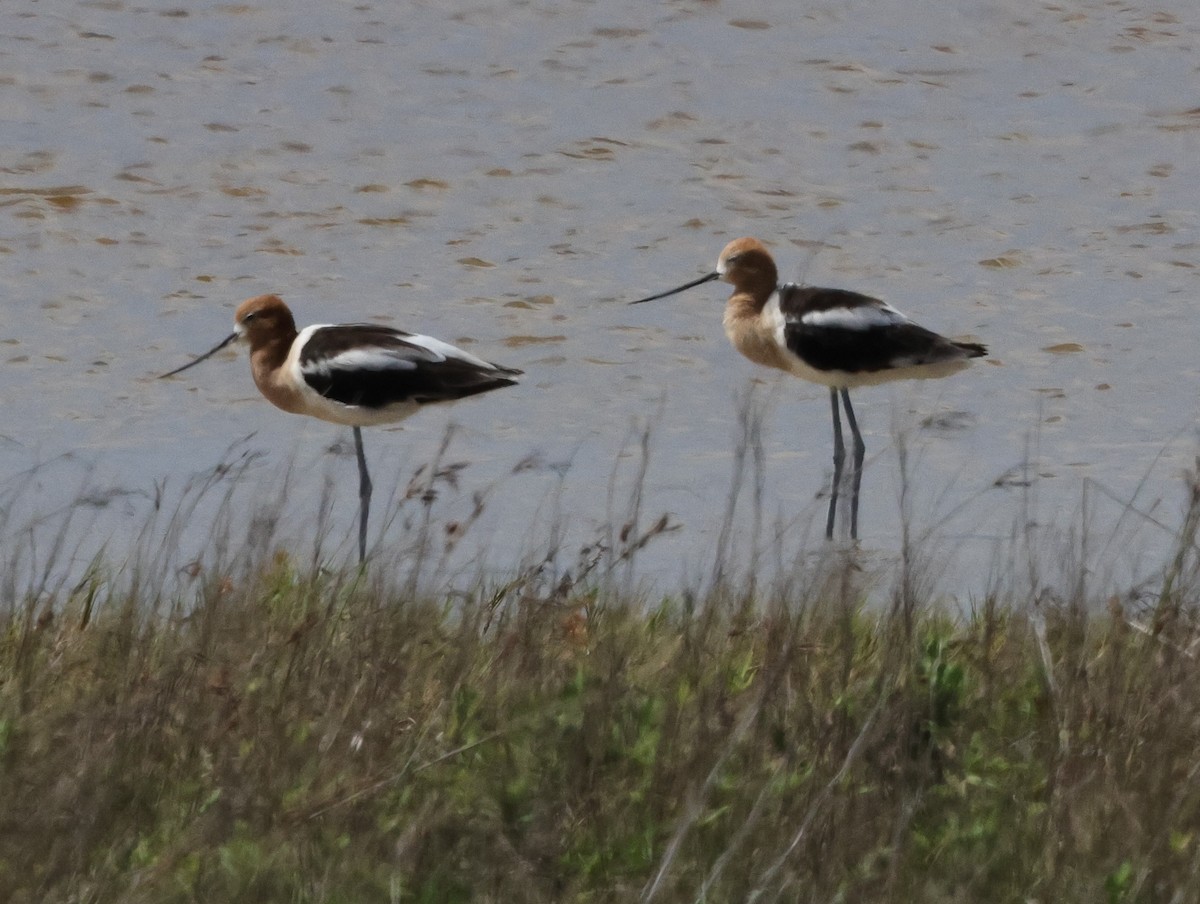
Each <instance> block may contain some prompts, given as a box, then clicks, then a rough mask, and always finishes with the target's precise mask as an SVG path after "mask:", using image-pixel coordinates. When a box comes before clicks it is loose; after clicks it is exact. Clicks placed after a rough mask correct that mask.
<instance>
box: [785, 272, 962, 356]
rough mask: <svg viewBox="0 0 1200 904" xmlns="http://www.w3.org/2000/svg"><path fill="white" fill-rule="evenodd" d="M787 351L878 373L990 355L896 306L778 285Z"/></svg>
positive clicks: (866, 297) (837, 292)
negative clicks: (916, 320) (918, 321)
mask: <svg viewBox="0 0 1200 904" xmlns="http://www.w3.org/2000/svg"><path fill="white" fill-rule="evenodd" d="M779 309H780V313H781V314H782V315H783V319H784V339H785V341H786V343H787V347H788V350H789V351H791V352H792V354H794V355H796V356H797V357H799V358H800V359H801V360H802V361H804V362H805V363H806V364H807V365H808V366H810V367H812V368H814V369H815V370H819V371H842V372H845V373H852V374H853V373H874V372H879V371H889V370H906V369H908V368H914V367H916V368H919V367H923V366H926V365H934V364H944V363H947V362H951V361H961V360H962V359H964V358H973V357H978V356H980V355H983V354H985V350H984V348H983V346H981V345H975V344H973V343H960V342H954V341H952V340H950V339H947V338H946V337H944V336H940V335H938V334H937V333H935V332H933V331H932V330H927V329H925V328H924V327H923V326H919V325H918V324H916V323H913V321H911V320H909V319H908V318H907V317H905V316H904V315H903V314H901V313H900V312H899V311H897V310H896V309H895V308H893V307H892V306H891V305H889V304H887V303H886V302H883V301H880V300H879V299H877V298H872V297H870V296H869V295H861V294H859V293H858V292H851V291H848V290H846V289H821V288H815V287H803V286H796V285H783V286H780V287H779Z"/></svg>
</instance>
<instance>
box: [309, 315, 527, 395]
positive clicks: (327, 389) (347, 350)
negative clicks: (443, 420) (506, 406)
mask: <svg viewBox="0 0 1200 904" xmlns="http://www.w3.org/2000/svg"><path fill="white" fill-rule="evenodd" d="M423 338H424V337H421V336H415V335H413V334H412V333H404V332H401V331H399V330H393V329H389V328H387V327H381V326H377V325H375V324H343V325H339V326H330V327H322V328H321V329H318V330H316V331H315V332H314V333H313V334H312V335H311V336H310V337H309V339H308V341H307V342H306V343H305V344H304V348H303V349H302V351H301V353H300V371H301V373H302V374H303V375H304V381H305V382H306V383H307V384H308V385H309V386H311V387H312V388H313V389H315V390H316V391H317V392H318V393H320V394H321V395H322V396H324V397H325V398H327V399H330V400H332V401H335V402H340V403H341V404H343V405H353V406H359V407H363V408H386V407H387V406H389V405H395V404H400V403H404V402H416V403H418V404H428V403H432V402H449V401H453V400H455V399H461V398H465V397H467V396H472V395H477V394H479V393H481V392H489V391H491V390H493V389H499V388H501V387H502V386H511V385H513V384H514V383H516V380H514V379H512V378H513V377H515V376H517V375H519V374H520V371H517V370H512V369H509V368H501V367H481V366H480V365H479V364H478V363H476V362H474V361H471V360H469V359H467V358H460V357H456V356H455V355H453V354H450V353H447V354H445V355H443V354H442V352H441V350H431V349H430V348H427V347H426V346H424V345H422V344H421V340H422V339H423ZM443 348H445V349H450V350H453V351H457V350H456V349H453V347H452V346H443Z"/></svg>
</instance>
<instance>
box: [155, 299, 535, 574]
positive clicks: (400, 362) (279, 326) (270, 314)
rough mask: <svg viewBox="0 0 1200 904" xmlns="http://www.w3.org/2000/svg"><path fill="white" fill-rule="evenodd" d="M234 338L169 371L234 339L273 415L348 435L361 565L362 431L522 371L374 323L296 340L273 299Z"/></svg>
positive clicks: (245, 307)
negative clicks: (340, 427) (345, 429)
mask: <svg viewBox="0 0 1200 904" xmlns="http://www.w3.org/2000/svg"><path fill="white" fill-rule="evenodd" d="M233 320H234V331H233V333H231V334H230V335H229V336H228V337H226V338H225V339H224V340H222V341H221V343H220V344H218V345H217V346H216V347H215V348H213V349H211V350H210V351H207V352H205V353H204V354H203V355H201V356H200V357H199V358H196V359H195V360H194V361H192V362H190V363H188V364H185V365H183V367H179V368H176V369H175V370H173V371H171V372H170V373H165V374H163V376H164V377H170V376H173V375H174V374H177V373H180V372H181V371H185V370H187V369H188V368H189V367H193V366H194V365H196V364H199V363H200V362H201V361H203V360H204V359H205V358H208V357H211V356H212V355H215V354H216V353H217V352H219V351H220V350H221V349H223V348H225V346H227V345H229V344H230V343H232V342H235V341H237V340H239V339H244V340H246V341H247V342H248V343H249V344H250V372H251V374H253V376H254V383H255V385H256V386H258V389H259V391H260V392H261V393H262V394H263V395H264V396H266V398H267V401H268V402H270V403H271V404H272V405H274V406H275V407H277V408H282V409H283V410H284V411H290V412H292V413H293V414H307V415H309V416H310V417H315V418H320V419H321V420H323V421H332V422H333V423H335V424H344V425H346V426H349V427H353V428H354V451H355V453H356V454H357V456H358V477H359V487H358V498H359V508H360V515H359V523H358V557H359V561H360V562H361V561H363V560H364V559H366V556H367V515H368V512H369V511H370V507H371V477H370V475H369V474H368V473H367V459H366V456H365V455H364V454H363V441H362V428H363V427H368V426H373V425H375V424H390V423H394V422H396V421H402V420H404V419H405V418H406V417H409V416H410V415H412V414H414V413H416V411H417V410H418V409H419V408H421V407H422V406H424V405H432V404H436V403H439V402H454V401H457V400H458V399H463V398H466V397H467V396H473V395H478V394H479V393H481V392H490V391H491V390H493V389H499V388H500V387H502V386H512V385H513V384H515V383H516V382H517V381H516V380H515V379H514V378H515V377H517V376H518V375H520V373H521V371H519V370H513V369H512V368H508V367H500V366H499V365H497V364H491V363H489V362H487V361H484V360H482V359H481V358H476V357H475V356H474V355H472V354H468V353H467V352H464V351H463V350H462V349H461V348H456V347H454V346H453V345H450V344H449V343H446V342H442V341H441V340H440V339H434V338H432V337H431V336H420V335H417V334H415V333H404V332H401V331H400V330H394V329H391V328H390V327H386V326H380V325H378V324H374V323H345V324H339V325H336V326H331V325H326V324H315V325H313V326H307V327H305V328H304V329H302V330H300V331H299V332H297V331H296V321H295V320H294V319H293V318H292V312H291V311H290V310H289V309H288V306H287V305H285V304H284V303H283V300H282V299H281V298H280V297H279V296H278V295H259V296H256V297H255V298H250V299H247V300H246V301H243V302H242V303H241V305H240V306H239V307H238V309H237V312H236V313H235V314H234V318H233Z"/></svg>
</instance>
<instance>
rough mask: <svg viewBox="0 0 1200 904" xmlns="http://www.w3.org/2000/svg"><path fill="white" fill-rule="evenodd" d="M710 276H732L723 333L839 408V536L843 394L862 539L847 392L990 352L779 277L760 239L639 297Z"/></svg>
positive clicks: (854, 530)
mask: <svg viewBox="0 0 1200 904" xmlns="http://www.w3.org/2000/svg"><path fill="white" fill-rule="evenodd" d="M714 279H723V280H724V281H725V282H728V283H732V284H733V294H732V295H730V296H729V301H728V302H727V303H726V305H725V334H726V335H727V336H728V337H729V341H730V342H732V343H733V347H734V348H736V349H737V350H738V351H739V352H741V353H742V354H743V355H745V356H746V357H747V358H749V359H750V360H751V361H753V362H754V363H756V364H762V365H765V366H767V367H774V368H778V369H779V370H785V371H787V372H788V373H790V374H794V375H795V376H797V377H801V378H803V379H805V380H811V381H812V382H814V383H820V384H821V385H823V386H828V387H829V399H830V402H831V404H832V406H833V491H832V493H831V495H830V499H829V516H828V518H827V519H826V522H825V536H826V537H830V538H831V537H832V536H833V520H834V512H835V510H836V508H837V499H838V487H839V485H840V483H841V480H842V465H843V463H844V462H845V457H846V447H845V443H844V441H843V439H842V421H841V417H840V416H839V414H838V395H839V394H840V395H841V397H842V405H843V407H844V408H845V410H846V420H847V421H849V422H850V432H851V433H852V434H853V436H854V477H853V484H852V490H851V504H850V536H851V538H852V539H857V537H858V490H859V486H860V484H861V482H862V464H863V456H864V454H865V453H866V444H865V443H864V442H863V438H862V434H861V433H859V432H858V422H857V421H856V420H855V417H854V409H853V408H851V407H850V390H851V389H853V388H855V387H857V386H871V385H874V384H876V383H886V382H888V381H890V380H908V379H927V378H930V377H944V376H948V375H949V374H952V373H954V372H955V371H959V370H962V369H963V368H964V367H966V366H967V361H968V359H970V358H979V357H981V356H983V355H986V354H987V349H986V348H984V347H983V346H982V345H980V344H978V343H976V342H956V341H954V340H953V339H947V338H945V337H944V336H939V335H938V334H937V333H934V332H931V331H930V330H927V329H925V328H924V327H921V326H918V325H917V324H915V323H913V322H912V321H911V320H909V319H908V318H907V317H905V316H904V315H903V314H901V313H900V312H899V311H897V310H896V309H895V308H893V307H892V306H891V305H889V304H887V303H885V302H882V301H880V300H879V299H878V298H871V297H870V296H867V295H860V294H859V293H857V292H849V291H847V290H845V289H819V288H815V287H809V286H798V285H795V284H794V283H784V284H783V285H779V273H778V271H777V270H776V268H775V261H774V260H773V259H772V257H771V255H770V253H769V252H768V251H767V249H766V247H765V246H764V245H763V243H762V242H760V241H759V240H758V239H753V238H742V239H736V240H735V241H732V242H730V243H729V244H728V245H726V246H725V249H724V250H723V251H722V252H721V256H720V258H718V259H717V269H716V270H714V271H713V272H712V273H708V274H706V275H705V276H702V277H700V278H699V279H694V280H692V281H691V282H689V283H685V284H684V285H682V286H679V287H678V288H675V289H671V290H669V291H667V292H660V293H658V294H657V295H651V296H649V297H647V298H639V299H638V300H637V301H633V302H630V303H631V304H641V303H642V302H645V301H654V300H655V299H657V298H666V297H667V296H668V295H674V294H676V293H677V292H682V291H684V290H685V289H690V288H692V287H693V286H699V285H701V284H703V283H706V282H711V281H712V280H714Z"/></svg>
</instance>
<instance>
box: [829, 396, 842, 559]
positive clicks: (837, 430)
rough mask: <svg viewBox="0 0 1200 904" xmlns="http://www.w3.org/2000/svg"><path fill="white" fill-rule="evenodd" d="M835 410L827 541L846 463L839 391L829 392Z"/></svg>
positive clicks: (831, 531) (830, 535) (831, 405)
mask: <svg viewBox="0 0 1200 904" xmlns="http://www.w3.org/2000/svg"><path fill="white" fill-rule="evenodd" d="M829 403H830V407H831V408H832V409H833V490H832V491H831V492H830V494H829V517H828V518H826V519H825V539H826V540H832V539H833V519H834V515H835V514H836V513H837V502H838V488H839V487H840V486H841V485H842V465H843V463H845V461H846V443H845V441H844V440H843V439H842V418H841V415H840V414H838V397H837V390H836V389H830V390H829Z"/></svg>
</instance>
